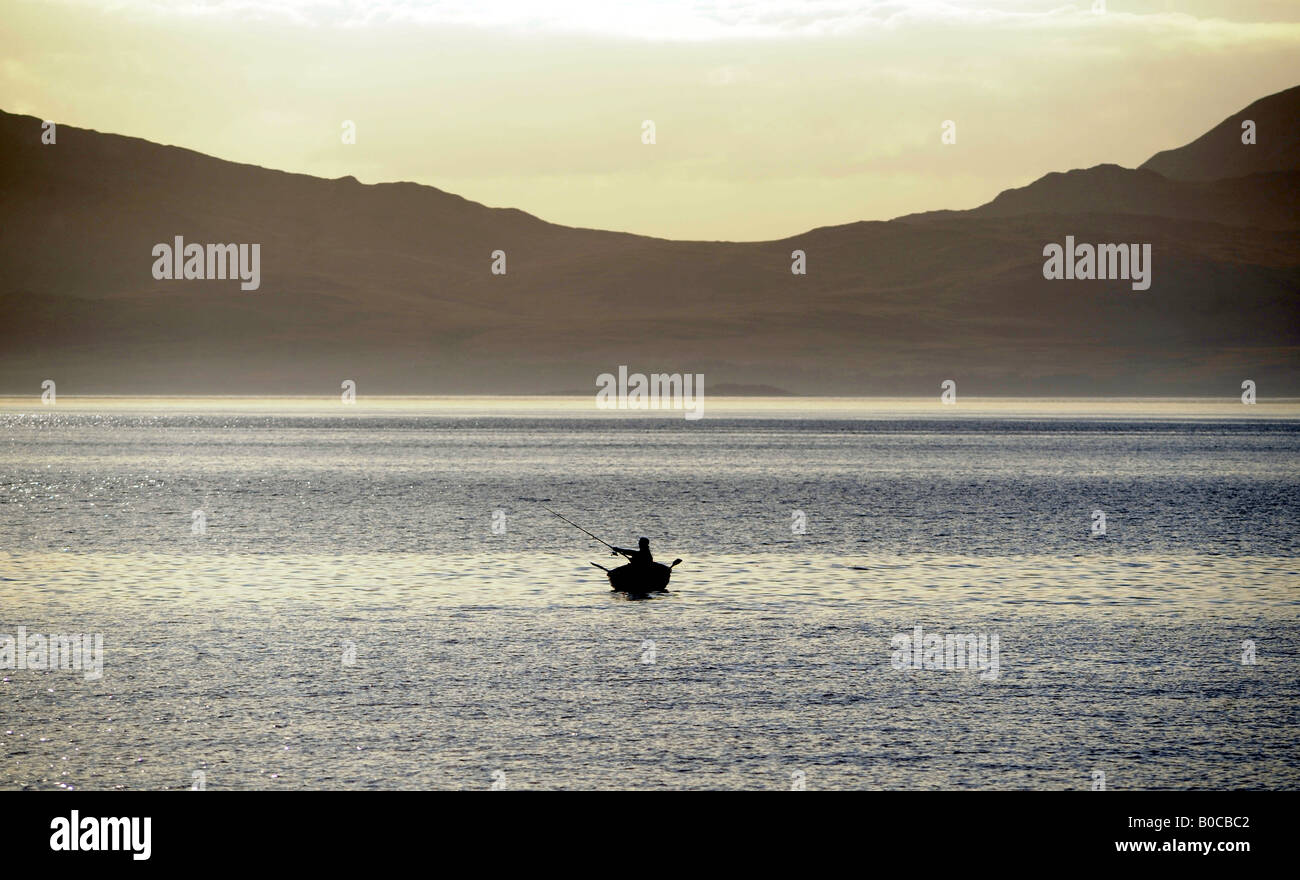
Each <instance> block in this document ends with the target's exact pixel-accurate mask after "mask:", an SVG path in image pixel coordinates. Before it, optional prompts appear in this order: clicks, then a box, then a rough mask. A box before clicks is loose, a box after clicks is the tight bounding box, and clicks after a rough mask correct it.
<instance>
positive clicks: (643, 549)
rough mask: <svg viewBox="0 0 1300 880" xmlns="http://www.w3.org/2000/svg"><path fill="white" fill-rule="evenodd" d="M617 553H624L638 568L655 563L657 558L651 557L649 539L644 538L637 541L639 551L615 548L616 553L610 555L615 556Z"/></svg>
mask: <svg viewBox="0 0 1300 880" xmlns="http://www.w3.org/2000/svg"><path fill="white" fill-rule="evenodd" d="M617 553H622V554H623V555H624V556H626V557H627V559H628V562H630V563H631V564H632V565H636V566H644V565H649V564H650V563H652V562H654V561H655V558H654V557H653V556H651V555H650V539H649V538H642V539H641V540H640V541H637V549H635V550H624V549H623V548H622V547H615V548H614V553H611V554H610V555H611V556H613V555H615V554H617Z"/></svg>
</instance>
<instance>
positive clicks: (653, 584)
mask: <svg viewBox="0 0 1300 880" xmlns="http://www.w3.org/2000/svg"><path fill="white" fill-rule="evenodd" d="M605 574H606V576H607V577H608V578H609V585H610V588H611V589H613V590H614V592H616V593H666V592H668V580H669V579H670V578H671V577H672V576H673V570H672V569H671V568H670V567H668V566H667V565H664V564H663V563H661V562H652V563H650V564H649V565H631V564H628V565H620V566H619V567H618V568H611V569H607V570H606V571H605Z"/></svg>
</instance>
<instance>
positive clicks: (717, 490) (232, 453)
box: [0, 396, 1300, 789]
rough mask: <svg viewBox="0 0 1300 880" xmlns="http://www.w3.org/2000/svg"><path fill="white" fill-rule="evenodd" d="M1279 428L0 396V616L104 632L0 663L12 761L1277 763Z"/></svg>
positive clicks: (1290, 469)
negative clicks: (199, 521) (926, 639)
mask: <svg viewBox="0 0 1300 880" xmlns="http://www.w3.org/2000/svg"><path fill="white" fill-rule="evenodd" d="M1297 452H1300V405H1297V404H1296V403H1295V402H1283V403H1278V404H1259V405H1256V406H1253V407H1247V406H1243V405H1241V404H1240V403H1235V402H1231V401H1228V402H1223V401H1215V402H1209V401H1141V400H1106V401H1099V400H1065V401H1056V402H1052V401H1023V400H1005V399H1004V400H976V399H963V400H962V401H960V402H959V404H958V405H957V406H952V407H947V406H941V405H940V404H939V403H938V400H937V396H936V398H935V399H931V400H906V401H905V400H853V399H839V400H822V399H817V400H812V399H799V398H772V399H762V400H755V399H739V398H737V399H729V400H724V399H715V398H706V401H705V417H704V419H702V420H701V421H698V422H690V421H686V420H684V419H682V418H681V415H680V413H677V414H673V413H671V412H669V413H652V414H646V413H610V412H600V411H597V410H595V408H594V405H593V403H592V400H591V398H581V399H578V398H574V399H557V398H514V399H508V400H506V401H500V400H498V401H486V400H482V399H470V398H445V399H438V400H429V399H380V400H375V399H370V400H367V399H365V398H364V397H363V398H362V400H361V402H360V403H359V404H358V405H357V406H355V407H345V406H342V405H341V404H339V403H338V402H337V401H335V402H333V403H331V402H329V401H320V400H306V399H294V400H269V399H242V400H241V399H224V400H216V399H193V400H186V401H178V400H174V399H173V400H161V399H155V400H151V399H112V398H99V399H76V398H71V397H66V398H65V397H60V398H59V402H58V405H57V406H55V407H41V406H40V405H39V403H36V402H34V401H33V400H22V401H18V400H12V399H11V400H4V401H0V538H2V539H3V544H2V545H0V548H3V549H2V550H0V635H13V634H14V632H15V631H16V629H17V627H19V626H25V627H26V628H27V629H28V630H29V631H31V632H45V633H55V632H99V633H103V635H104V643H105V649H104V650H105V663H104V675H103V678H102V679H99V680H86V679H85V678H84V677H83V676H82V675H81V674H79V673H74V672H71V671H60V672H36V671H29V670H3V671H0V674H2V675H3V682H0V786H3V787H7V788H14V787H29V788H52V787H58V786H68V787H76V788H113V787H125V788H188V787H190V785H191V782H192V774H193V773H194V772H195V771H203V772H204V773H205V774H206V780H207V784H208V786H209V787H211V788H254V787H271V788H327V787H349V788H353V787H356V788H411V787H435V788H443V787H446V788H486V787H488V786H489V785H490V784H491V783H492V781H493V778H494V777H493V773H494V772H496V771H501V772H503V773H504V774H505V776H504V778H505V779H506V781H507V785H508V787H511V788H527V787H538V788H607V787H610V788H612V787H617V788H655V787H661V788H720V787H728V788H758V789H782V788H789V787H790V785H791V780H792V776H791V774H792V773H795V772H797V771H802V772H803V774H804V776H805V778H806V780H807V785H808V787H809V788H811V789H815V788H863V787H868V788H875V787H880V788H953V787H958V788H1016V787H1024V788H1089V787H1090V786H1091V785H1092V782H1093V779H1094V777H1093V773H1094V771H1098V770H1100V771H1103V772H1105V774H1106V779H1107V785H1108V787H1111V788H1238V787H1241V788H1296V787H1298V785H1300V758H1298V757H1297V754H1298V752H1297V749H1296V734H1295V731H1296V729H1297V722H1300V718H1298V717H1297V716H1298V715H1300V712H1298V711H1297V689H1298V687H1300V685H1298V684H1297V682H1300V674H1298V673H1300V660H1298V657H1300V650H1298V649H1300V627H1298V626H1297V622H1298V621H1297V612H1298V611H1300V577H1298V576H1300V564H1298V561H1297V558H1298V556H1300V554H1298V553H1297V545H1296V535H1298V534H1300V492H1298V490H1297V485H1298V484H1300V456H1298V455H1297ZM543 504H545V505H546V506H549V507H552V508H554V509H557V510H559V511H560V512H562V513H564V514H565V515H566V516H569V517H571V518H573V519H574V520H575V521H577V522H578V523H580V524H582V525H583V526H585V527H586V528H588V529H590V530H592V531H593V532H595V533H596V534H597V535H600V536H601V537H602V538H604V539H606V540H608V541H611V542H612V543H615V544H618V545H620V546H628V545H629V544H635V541H636V538H637V537H638V536H639V535H642V534H644V535H648V536H649V537H650V538H651V541H652V546H653V549H654V552H655V555H656V557H657V558H659V559H660V560H662V561H665V562H667V561H671V560H672V559H673V558H676V557H681V558H683V560H684V562H683V563H682V565H680V566H679V567H678V568H677V570H676V572H675V574H674V576H673V581H672V584H671V589H672V592H671V593H669V594H668V595H665V596H658V597H655V598H653V599H650V600H646V601H628V600H627V599H626V598H623V597H620V596H619V595H616V594H611V593H610V592H609V590H608V585H607V583H606V582H605V580H604V577H603V574H602V573H601V572H599V571H598V570H596V569H595V568H592V567H591V566H590V565H589V562H593V561H594V562H600V563H602V564H610V562H611V561H610V560H609V559H608V551H605V550H604V549H603V548H602V547H601V546H600V545H599V544H597V543H595V542H594V541H592V540H591V539H589V538H587V537H586V536H584V535H582V534H581V533H580V532H578V531H577V530H575V529H573V528H571V527H570V526H568V525H565V524H564V523H562V522H560V521H559V520H557V519H555V518H554V517H552V516H550V515H549V514H547V513H546V512H545V510H543V509H542V507H541V505H543ZM196 510H202V511H203V512H204V522H205V525H206V528H205V531H204V533H203V534H194V533H193V532H192V523H193V517H192V514H193V511H196ZM1095 510H1101V511H1103V512H1104V513H1105V516H1106V534H1105V535H1104V536H1098V535H1094V534H1093V528H1092V527H1093V523H1094V517H1093V511H1095ZM497 511H503V514H497V519H496V520H495V521H496V522H498V523H499V522H501V521H502V520H501V516H504V523H505V529H504V533H503V534H496V533H494V531H493V523H494V514H495V513H496V512H497ZM796 512H798V513H801V514H802V520H803V523H804V529H803V531H802V532H799V531H796V530H795V528H793V527H794V526H795V525H796V523H797V522H798V521H799V520H800V517H799V516H798V514H797V513H796ZM918 625H920V626H922V627H924V629H925V631H926V632H927V633H930V632H933V633H941V634H942V633H983V634H996V635H998V637H999V645H1000V668H999V674H998V676H997V678H996V679H994V680H982V679H981V678H980V677H979V676H978V675H977V674H975V673H973V672H970V671H965V670H958V671H940V670H898V669H895V668H893V666H892V665H891V657H892V654H893V647H892V646H891V641H890V640H891V638H892V637H893V636H895V635H897V634H900V633H911V632H912V631H913V628H914V627H915V626H918ZM1247 640H1249V641H1252V642H1253V643H1254V644H1255V646H1256V650H1257V657H1258V663H1257V664H1256V665H1245V664H1243V663H1242V655H1243V642H1244V641H1247ZM650 643H653V644H652V645H651V644H650ZM349 645H354V646H355V663H353V664H351V665H345V663H344V662H343V659H342V658H343V656H344V651H345V649H346V648H347V647H348V646H349ZM651 660H652V661H653V662H650V661H651ZM497 778H500V777H497Z"/></svg>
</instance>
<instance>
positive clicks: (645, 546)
mask: <svg viewBox="0 0 1300 880" xmlns="http://www.w3.org/2000/svg"><path fill="white" fill-rule="evenodd" d="M636 545H637V546H638V547H640V548H641V549H642V550H649V549H650V539H649V538H642V539H641V540H640V541H637V542H636Z"/></svg>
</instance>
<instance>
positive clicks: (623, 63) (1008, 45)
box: [0, 0, 1300, 241]
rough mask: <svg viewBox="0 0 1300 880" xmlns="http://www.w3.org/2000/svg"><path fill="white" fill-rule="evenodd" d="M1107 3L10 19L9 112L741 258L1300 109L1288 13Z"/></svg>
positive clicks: (708, 5)
mask: <svg viewBox="0 0 1300 880" xmlns="http://www.w3.org/2000/svg"><path fill="white" fill-rule="evenodd" d="M1100 6H1102V7H1103V9H1101V10H1098V11H1094V8H1093V7H1094V0H1075V2H1074V3H1070V2H1063V0H1041V2H1040V0H944V2H940V0H919V2H901V0H864V2H857V3H845V2H837V0H808V2H799V0H754V2H747V0H729V2H723V0H690V2H686V0H669V2H628V3H618V2H616V0H595V2H588V0H581V2H579V0H562V2H554V0H547V2H536V3H530V2H522V0H515V2H491V0H465V2H417V0H407V2H381V3H354V2H347V0H333V2H328V0H326V2H317V0H284V2H258V0H210V2H194V0H187V2H158V0H152V2H151V0H113V2H91V0H41V2H29V0H0V109H4V110H7V111H9V112H11V113H24V114H30V115H33V116H38V117H41V118H42V119H52V120H54V121H56V122H60V123H65V124H70V125H75V126H79V127H85V128H93V129H97V130H99V131H104V132H112V133H115V134H126V135H132V136H136V137H142V138H145V139H147V140H151V141H156V142H159V143H165V144H175V145H177V146H183V147H188V148H190V149H194V150H198V151H200V152H203V153H208V154H211V155H214V156H218V157H221V158H223V159H230V160H234V161H239V162H247V163H252V164H256V165H262V166H265V167H269V168H278V169H283V170H287V171H296V172H302V173H307V174H314V175H319V176H322V177H341V176H344V175H349V174H350V175H353V176H355V177H356V178H358V179H359V180H361V181H362V182H363V183H379V182H384V181H393V180H411V181H416V182H419V183H424V184H429V185H432V186H436V187H438V188H440V189H443V190H447V191H449V192H453V193H456V194H458V195H461V196H464V197H466V198H468V199H472V200H474V201H477V202H482V203H484V204H487V205H492V206H496V207H514V208H520V209H522V210H525V211H528V212H529V213H531V214H535V215H537V216H539V217H541V218H543V219H545V220H549V221H552V222H556V223H563V224H567V225H572V226H585V227H593V228H600V229H615V230H621V231H628V232H636V233H641V234H645V235H654V236H660V237H664V238H678V239H710V240H714V239H723V240H737V241H746V240H763V239H775V238H783V237H786V236H791V235H795V234H798V233H800V232H803V231H806V230H808V229H811V228H815V227H818V226H829V225H835V224H841V223H850V222H854V221H858V220H886V219H889V218H891V217H896V216H899V215H902V214H908V213H912V212H916V211H926V210H934V209H939V208H970V207H975V206H976V205H979V204H982V203H984V202H986V201H988V200H989V199H991V198H993V197H994V196H995V195H997V193H998V192H1000V191H1002V190H1004V189H1007V188H1010V187H1015V186H1024V185H1025V184H1028V183H1030V182H1031V181H1033V180H1035V179H1036V178H1038V177H1040V176H1041V175H1043V174H1045V173H1047V172H1049V171H1063V170H1068V169H1070V168H1078V167H1089V166H1092V165H1096V164H1099V163H1103V162H1114V163H1118V164H1121V165H1126V166H1136V165H1138V164H1140V163H1141V162H1143V161H1144V160H1145V159H1147V158H1148V157H1149V156H1150V155H1151V154H1153V153H1155V152H1157V151H1158V150H1162V149H1167V148H1171V147H1177V146H1181V145H1182V144H1184V143H1186V142H1188V141H1190V140H1192V139H1194V138H1195V137H1197V136H1199V135H1200V134H1202V133H1203V132H1205V131H1206V130H1207V129H1209V128H1211V127H1212V126H1214V125H1215V124H1217V123H1218V122H1219V121H1221V120H1222V119H1224V118H1225V117H1227V116H1229V115H1231V114H1233V113H1234V112H1235V111H1237V110H1239V109H1241V108H1242V107H1244V106H1245V105H1246V104H1248V103H1250V102H1251V101H1253V100H1255V99H1257V98H1260V97H1263V96H1265V95H1268V94H1272V93H1274V92H1277V91H1280V90H1282V89H1285V88H1288V87H1290V86H1293V85H1297V84H1300V2H1296V0H1225V2H1219V0H1189V2H1182V0H1148V2H1138V0H1134V2H1120V0H1104V2H1102V3H1100ZM647 120H649V121H651V122H653V124H654V141H655V142H654V143H653V144H648V143H645V142H644V139H645V138H644V135H645V125H644V123H645V122H646V121H647ZM949 121H951V122H952V123H953V125H952V126H950V127H949V128H948V131H950V132H952V133H953V135H955V142H954V143H947V144H945V143H943V134H944V131H945V122H949ZM345 122H350V123H352V124H353V126H354V127H355V143H345V142H344V137H343V133H344V128H345Z"/></svg>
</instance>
